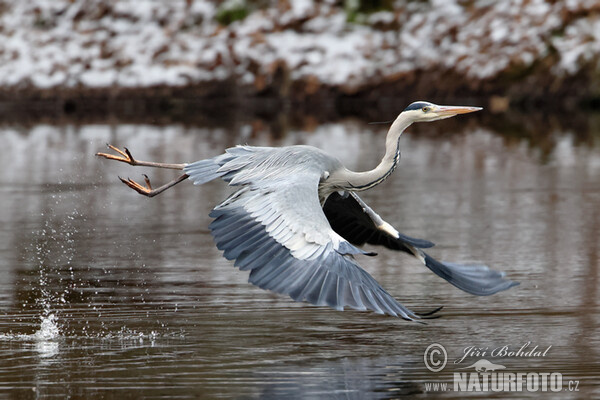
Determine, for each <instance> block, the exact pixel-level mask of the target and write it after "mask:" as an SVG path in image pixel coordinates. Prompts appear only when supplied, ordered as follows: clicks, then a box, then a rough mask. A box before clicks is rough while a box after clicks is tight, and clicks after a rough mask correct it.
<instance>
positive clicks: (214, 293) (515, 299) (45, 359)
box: [0, 121, 600, 398]
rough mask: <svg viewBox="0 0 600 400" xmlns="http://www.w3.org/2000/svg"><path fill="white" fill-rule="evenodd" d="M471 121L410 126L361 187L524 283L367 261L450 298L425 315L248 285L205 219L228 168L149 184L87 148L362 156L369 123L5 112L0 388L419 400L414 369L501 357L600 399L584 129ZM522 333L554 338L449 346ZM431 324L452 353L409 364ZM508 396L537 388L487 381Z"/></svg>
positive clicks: (599, 182) (371, 199)
mask: <svg viewBox="0 0 600 400" xmlns="http://www.w3.org/2000/svg"><path fill="white" fill-rule="evenodd" d="M448 126H449V127H453V126H454V127H455V126H460V124H455V125H448ZM468 126H469V127H468V128H466V129H464V130H462V131H460V132H454V131H453V129H452V128H449V131H447V132H446V133H445V134H444V135H433V136H432V135H428V134H427V128H426V127H421V128H419V129H418V130H417V133H413V134H410V133H409V134H405V136H404V137H403V138H402V148H403V156H402V161H401V164H400V168H399V169H398V171H397V172H396V173H395V174H394V175H392V177H391V178H390V179H389V180H388V181H386V182H385V183H384V184H382V185H380V186H379V187H377V188H375V189H373V190H371V191H369V192H366V193H365V194H364V196H363V198H364V199H365V200H366V201H367V202H368V203H369V204H370V205H371V206H372V207H373V208H374V209H375V210H376V211H377V212H378V213H379V214H381V215H382V216H383V217H384V218H385V219H386V220H388V221H389V222H390V223H392V224H393V225H395V226H396V227H398V229H399V230H400V231H402V232H403V233H406V234H408V235H411V236H415V237H423V238H427V239H430V240H432V241H433V242H435V243H437V246H436V247H435V248H433V249H432V251H431V254H432V255H434V256H436V257H438V258H440V259H443V260H448V261H474V260H479V261H484V262H486V263H488V264H489V265H491V266H493V267H494V268H497V269H501V270H505V271H506V272H507V273H508V275H509V276H510V277H511V278H512V279H515V280H518V281H520V282H521V285H520V286H519V287H516V288H513V289H511V290H510V291H508V292H504V293H500V294H497V295H495V296H491V297H485V298H479V297H474V296H470V295H467V294H465V293H463V292H461V291H459V290H458V289H456V288H454V287H453V286H451V285H449V284H447V283H445V282H444V281H442V280H441V279H439V278H438V277H436V276H435V275H433V274H432V273H430V272H429V271H428V270H426V269H425V268H424V267H422V266H421V265H420V264H419V262H418V261H417V260H415V259H412V258H410V257H407V256H405V255H404V254H397V253H394V252H391V251H387V250H383V249H379V250H378V252H379V256H378V257H373V258H367V257H364V258H361V259H360V262H361V264H362V265H363V266H364V267H365V268H366V269H367V270H368V271H369V272H370V273H371V274H372V275H373V276H374V277H375V278H376V279H377V280H378V281H379V282H380V283H381V284H382V285H383V286H384V287H385V288H386V289H388V290H389V291H390V292H391V293H392V294H393V295H394V296H396V297H397V298H398V299H399V300H400V301H401V302H402V303H403V304H404V305H406V306H408V307H410V308H413V309H415V310H418V311H420V310H423V311H425V310H430V309H433V308H435V307H437V306H440V305H443V306H444V309H443V310H442V311H441V318H439V319H435V320H431V321H429V322H428V324H426V325H421V324H416V323H409V322H406V321H402V320H399V319H395V318H390V317H383V316H380V315H376V314H372V313H362V312H356V311H345V312H336V311H332V310H329V309H326V308H322V307H314V306H311V305H308V304H300V303H294V302H292V301H291V300H289V299H288V298H287V297H284V296H279V295H275V294H272V293H269V292H265V291H262V290H260V289H258V288H255V287H253V286H251V285H249V284H248V283H246V281H247V273H245V272H240V271H238V270H236V269H234V268H233V266H232V263H230V262H228V261H226V260H224V259H223V258H222V257H221V255H220V252H219V251H218V250H217V249H216V248H215V247H214V245H213V243H212V240H211V237H210V235H209V231H208V229H207V226H208V224H209V222H210V220H209V218H208V213H209V211H210V209H211V208H212V207H213V206H214V205H215V204H217V203H218V202H219V201H221V200H222V199H223V198H224V197H225V196H226V195H227V194H228V193H229V190H228V189H227V188H226V187H225V186H224V185H223V184H222V183H220V182H211V183H209V184H207V185H205V186H202V187H194V186H193V185H191V184H188V183H182V184H180V185H178V186H177V187H176V188H173V189H171V190H169V191H167V192H166V193H164V194H162V195H160V196H158V197H156V198H153V199H146V198H143V197H141V196H139V195H137V194H135V193H133V192H132V191H131V190H129V189H127V188H126V187H125V186H123V185H122V184H121V183H120V182H119V181H118V180H117V178H116V177H117V175H121V176H124V177H127V176H130V177H132V178H136V179H137V178H139V177H140V174H141V173H142V172H146V173H149V175H150V176H151V178H152V180H153V182H155V184H158V183H160V182H166V181H167V180H169V179H172V178H173V177H174V176H176V172H173V171H156V170H154V171H152V170H142V169H138V168H133V167H130V166H127V165H124V164H118V163H111V162H109V161H102V160H99V159H97V158H95V157H94V156H93V154H94V153H95V152H96V151H99V150H103V149H104V143H106V142H110V143H113V144H116V145H120V146H123V145H126V146H128V147H129V148H130V149H131V150H132V152H133V154H134V156H137V157H139V158H140V159H149V160H155V161H167V162H187V161H193V160H196V159H201V158H205V157H209V156H213V155H215V154H218V153H219V152H221V151H222V150H223V149H224V148H226V147H229V146H232V145H234V144H236V143H250V144H255V145H288V144H300V143H305V144H311V145H315V146H318V147H321V148H323V149H326V150H328V151H330V152H332V153H333V154H335V155H337V156H338V157H339V158H340V159H341V160H342V161H344V162H345V163H346V164H347V165H348V166H349V167H351V168H353V169H367V168H371V167H373V166H374V165H375V164H376V162H377V160H378V158H379V157H380V155H381V152H382V146H383V137H384V134H385V128H381V127H379V126H372V125H371V126H370V125H366V124H364V123H361V122H356V121H343V122H339V123H332V124H323V125H317V126H316V127H314V126H313V127H312V128H311V129H298V130H293V131H291V132H288V133H287V134H285V135H283V136H282V137H280V138H278V139H272V138H271V137H270V136H269V135H267V134H264V133H261V132H262V130H261V129H260V126H258V127H257V126H256V124H255V125H250V124H249V125H244V124H234V126H233V127H230V128H210V129H203V128H198V127H183V126H177V125H169V126H161V127H157V126H148V125H125V124H121V125H82V126H69V125H67V126H51V125H36V126H33V127H30V128H23V127H12V126H4V127H2V128H1V132H0V135H1V137H2V146H0V159H1V160H2V165H3V168H2V169H0V223H1V224H0V239H1V240H0V394H2V396H6V397H8V398H22V397H25V398H28V397H53V396H55V397H58V398H63V397H64V396H65V395H69V396H73V397H81V398H96V397H97V398H100V397H103V398H105V397H113V398H135V397H140V396H144V397H150V398H152V397H177V398H179V397H183V398H186V397H187V398H198V397H206V398H254V397H265V398H280V397H284V396H285V397H288V398H332V397H333V398H395V397H401V396H405V395H407V396H421V397H428V396H429V395H431V393H428V392H427V390H428V388H427V386H426V384H428V383H436V382H448V383H449V384H450V385H452V383H453V373H454V372H459V369H458V368H463V367H468V366H469V365H471V364H472V363H474V362H475V361H477V360H479V359H480V358H486V359H488V360H490V361H492V362H494V363H496V364H502V365H504V366H506V370H507V371H512V372H525V373H529V372H536V373H544V372H548V373H551V372H559V373H562V376H563V385H564V387H565V388H567V383H568V382H569V381H571V380H572V381H579V385H578V389H579V392H573V393H567V392H561V393H550V394H554V395H555V396H557V397H561V398H564V397H582V398H591V397H594V396H596V397H597V396H600V361H599V360H600V354H599V353H600V350H599V347H600V339H599V338H600V329H599V326H600V325H599V324H600V309H599V304H600V301H599V290H600V289H599V285H598V279H599V276H598V274H599V272H598V271H599V267H600V144H599V140H598V138H599V133H598V132H592V135H591V137H592V140H591V142H588V143H579V142H578V140H576V138H575V137H574V136H573V135H572V134H570V133H568V132H553V133H547V135H551V136H552V138H553V140H552V143H553V145H552V146H551V147H550V148H548V147H540V146H537V145H536V144H535V143H533V144H532V143H531V142H530V141H526V140H521V139H515V138H511V139H507V138H506V137H507V136H501V135H499V134H497V133H495V132H494V131H492V130H490V129H488V128H486V127H477V126H474V125H468ZM527 342H531V344H530V346H529V349H532V348H533V347H534V346H536V345H537V346H538V347H539V348H540V349H547V348H548V347H549V346H551V348H550V349H549V350H548V352H547V353H546V355H545V356H544V357H541V356H538V357H529V358H528V357H516V356H513V357H504V358H497V357H496V358H494V357H490V356H489V353H488V354H487V355H485V356H482V355H481V354H480V355H479V356H477V355H474V356H472V357H467V358H466V360H465V361H463V362H462V363H459V364H457V363H454V361H455V360H457V359H460V358H461V357H462V355H463V352H464V350H465V349H466V348H469V347H471V346H475V347H476V348H482V349H483V351H485V349H487V351H488V352H491V351H492V350H493V349H495V348H501V347H502V346H509V348H510V349H513V350H516V349H519V348H520V347H521V346H524V345H525V344H526V343H527ZM433 343H438V344H441V345H443V346H444V347H445V348H446V350H447V354H448V364H447V366H446V368H445V369H444V370H443V371H441V372H438V373H434V372H431V371H429V370H428V369H427V368H426V366H425V364H424V358H423V357H424V352H425V350H426V348H427V347H428V346H429V345H431V344H433ZM471 371H473V370H471ZM450 388H452V386H450ZM437 395H438V396H439V395H441V394H440V393H437ZM443 395H445V396H446V397H459V398H462V397H464V396H466V395H469V393H464V392H453V391H450V392H446V393H443ZM475 395H476V396H478V395H477V394H475ZM479 395H480V394H479ZM509 395H511V396H515V397H529V396H530V397H538V396H539V393H529V392H527V391H521V392H512V393H503V394H502V396H501V397H507V396H509Z"/></svg>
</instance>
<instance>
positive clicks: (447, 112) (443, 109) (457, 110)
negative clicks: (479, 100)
mask: <svg viewBox="0 0 600 400" xmlns="http://www.w3.org/2000/svg"><path fill="white" fill-rule="evenodd" d="M479 110H483V108H481V107H466V106H438V107H437V108H436V109H435V110H433V111H434V112H435V113H436V114H437V115H439V116H440V117H453V116H455V115H458V114H467V113H471V112H475V111H479Z"/></svg>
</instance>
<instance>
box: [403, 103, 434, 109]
mask: <svg viewBox="0 0 600 400" xmlns="http://www.w3.org/2000/svg"><path fill="white" fill-rule="evenodd" d="M430 105H431V103H428V102H426V101H415V102H414V103H411V104H410V105H409V106H408V107H406V108H405V109H404V111H411V110H420V109H421V108H423V107H425V106H430Z"/></svg>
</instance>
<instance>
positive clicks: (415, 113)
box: [402, 101, 482, 122]
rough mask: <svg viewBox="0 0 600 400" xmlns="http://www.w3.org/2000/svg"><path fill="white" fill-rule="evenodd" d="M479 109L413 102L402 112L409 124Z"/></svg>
mask: <svg viewBox="0 0 600 400" xmlns="http://www.w3.org/2000/svg"><path fill="white" fill-rule="evenodd" d="M481 109H482V108H481V107H466V106H438V105H436V104H433V103H429V102H427V101H415V102H414V103H411V104H410V105H409V106H408V107H406V108H405V109H404V111H402V114H406V116H407V117H408V118H409V119H410V120H411V122H430V121H437V120H439V119H444V118H450V117H454V116H455V115H458V114H466V113H470V112H474V111H479V110H481Z"/></svg>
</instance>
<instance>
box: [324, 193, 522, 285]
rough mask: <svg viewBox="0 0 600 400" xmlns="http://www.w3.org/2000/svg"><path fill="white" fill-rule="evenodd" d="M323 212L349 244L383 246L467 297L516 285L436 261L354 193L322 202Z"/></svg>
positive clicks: (478, 268)
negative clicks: (411, 257) (412, 259)
mask: <svg viewBox="0 0 600 400" xmlns="http://www.w3.org/2000/svg"><path fill="white" fill-rule="evenodd" d="M323 211H324V213H325V216H326V217H327V219H328V220H329V223H330V224H331V227H332V228H333V229H334V230H335V231H336V232H337V233H339V234H340V235H341V236H342V237H343V238H344V239H346V240H348V242H350V243H352V244H354V245H362V244H364V243H369V244H374V245H382V246H385V247H387V248H390V249H393V250H400V251H404V252H407V253H409V254H412V255H414V256H415V257H417V258H418V259H419V260H421V262H422V263H423V264H425V266H426V267H427V268H429V269H430V270H431V271H433V273H435V274H436V275H438V276H440V277H442V278H444V279H445V280H447V281H448V282H449V283H451V284H452V285H454V286H456V287H457V288H459V289H461V290H464V291H465V292H467V293H471V294H474V295H477V296H489V295H492V294H494V293H497V292H500V291H503V290H506V289H509V288H511V287H513V286H516V285H518V284H519V283H518V282H513V281H511V280H509V279H504V276H505V274H504V272H499V271H494V270H492V269H490V268H489V267H487V266H485V265H463V264H456V263H449V262H441V261H437V260H436V259H434V258H433V257H431V256H430V255H428V254H427V253H425V252H424V251H423V250H421V249H422V248H428V247H432V246H433V243H431V242H429V241H427V240H423V239H414V238H411V237H408V236H405V235H402V234H401V233H399V232H398V231H397V230H396V229H394V228H393V227H392V226H391V225H390V224H388V223H387V222H385V221H384V220H383V219H382V218H381V217H380V216H379V215H377V213H375V212H374V211H373V210H372V209H371V208H370V207H369V206H368V205H367V204H366V203H365V202H364V201H362V200H361V199H360V197H358V196H357V195H356V194H355V193H349V194H346V195H340V194H338V193H333V194H332V195H331V196H329V198H328V199H327V201H326V202H325V205H324V206H323Z"/></svg>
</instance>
